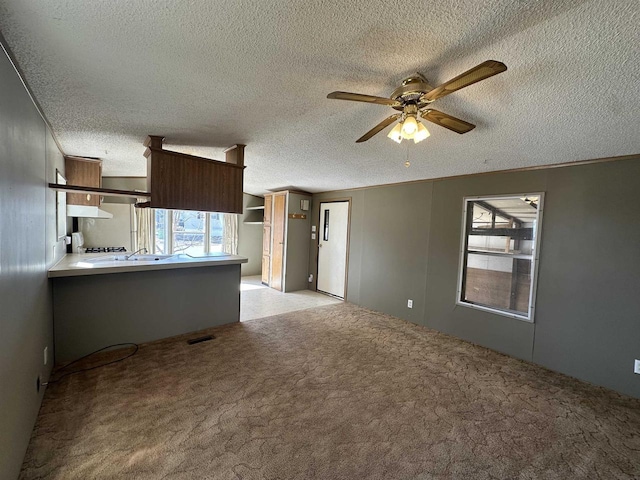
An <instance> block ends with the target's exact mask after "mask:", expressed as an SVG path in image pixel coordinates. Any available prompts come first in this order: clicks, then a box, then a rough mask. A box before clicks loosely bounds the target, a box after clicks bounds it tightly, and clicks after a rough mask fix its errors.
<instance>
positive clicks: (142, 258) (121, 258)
mask: <svg viewBox="0 0 640 480" xmlns="http://www.w3.org/2000/svg"><path fill="white" fill-rule="evenodd" d="M172 257H175V255H150V254H146V253H144V254H135V255H114V256H113V260H114V261H116V262H159V261H161V260H166V259H168V258H172Z"/></svg>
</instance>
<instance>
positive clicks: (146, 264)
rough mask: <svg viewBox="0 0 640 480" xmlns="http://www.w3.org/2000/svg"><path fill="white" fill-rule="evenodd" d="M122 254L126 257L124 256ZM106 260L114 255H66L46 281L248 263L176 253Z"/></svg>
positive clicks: (223, 255) (235, 258) (227, 256)
mask: <svg viewBox="0 0 640 480" xmlns="http://www.w3.org/2000/svg"><path fill="white" fill-rule="evenodd" d="M124 255H129V254H127V253H125V254H124ZM117 256H118V257H122V256H123V254H119V255H117ZM109 257H115V255H114V254H113V253H68V254H67V255H65V256H64V257H63V258H62V259H61V260H60V261H59V262H58V263H57V264H55V265H54V266H53V267H52V268H51V269H50V270H49V278H56V277H76V276H84V275H104V274H108V273H127V272H143V271H149V270H173V269H178V268H194V267H215V266H222V265H239V264H241V263H247V261H248V259H247V258H245V257H240V256H238V255H231V254H227V253H219V252H215V253H210V254H208V255H206V256H202V257H191V256H189V255H184V254H178V255H173V256H172V257H171V258H166V259H163V260H151V261H134V260H128V261H122V260H120V261H116V260H114V261H108V260H107V259H108V258H109ZM101 258H104V261H96V262H93V263H92V262H90V261H91V260H93V259H101ZM133 258H135V257H133Z"/></svg>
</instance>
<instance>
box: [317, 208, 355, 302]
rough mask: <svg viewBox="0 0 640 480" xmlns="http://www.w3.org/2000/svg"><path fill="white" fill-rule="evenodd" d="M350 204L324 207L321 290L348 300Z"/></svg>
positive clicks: (319, 278)
mask: <svg viewBox="0 0 640 480" xmlns="http://www.w3.org/2000/svg"><path fill="white" fill-rule="evenodd" d="M348 231H349V202H328V203H321V204H320V231H319V232H318V290H319V291H321V292H324V293H329V294H331V295H335V296H336V297H340V298H344V287H345V277H346V272H347V235H348Z"/></svg>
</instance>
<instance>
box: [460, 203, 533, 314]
mask: <svg viewBox="0 0 640 480" xmlns="http://www.w3.org/2000/svg"><path fill="white" fill-rule="evenodd" d="M539 202H540V199H539V197H537V196H535V197H501V198H497V199H496V198H487V199H481V200H470V201H468V202H467V221H466V225H467V227H466V232H465V247H466V248H465V252H464V255H465V258H464V269H463V271H462V292H461V298H460V300H462V301H463V302H469V303H471V304H477V305H482V306H485V307H490V308H494V309H497V310H504V311H505V312H509V313H516V314H518V315H522V316H525V317H528V316H529V302H530V297H531V287H532V275H533V265H534V263H533V262H534V257H535V256H534V253H535V252H534V248H535V239H536V234H537V225H538V209H537V207H538V204H539Z"/></svg>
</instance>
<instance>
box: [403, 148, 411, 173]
mask: <svg viewBox="0 0 640 480" xmlns="http://www.w3.org/2000/svg"><path fill="white" fill-rule="evenodd" d="M404 166H405V167H407V168H409V167H410V166H411V162H410V161H409V142H407V159H406V161H405V162H404Z"/></svg>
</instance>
